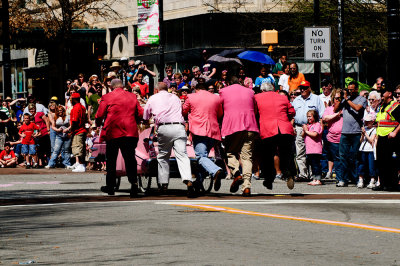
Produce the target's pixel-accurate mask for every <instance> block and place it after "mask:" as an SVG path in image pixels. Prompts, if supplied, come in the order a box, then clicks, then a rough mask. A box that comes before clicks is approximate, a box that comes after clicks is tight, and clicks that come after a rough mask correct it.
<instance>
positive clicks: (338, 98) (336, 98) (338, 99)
mask: <svg viewBox="0 0 400 266" xmlns="http://www.w3.org/2000/svg"><path fill="white" fill-rule="evenodd" d="M333 99H335V100H337V101H340V100H342V97H335V98H333Z"/></svg>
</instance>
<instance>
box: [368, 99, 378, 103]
mask: <svg viewBox="0 0 400 266" xmlns="http://www.w3.org/2000/svg"><path fill="white" fill-rule="evenodd" d="M368 101H370V102H373V101H376V99H368Z"/></svg>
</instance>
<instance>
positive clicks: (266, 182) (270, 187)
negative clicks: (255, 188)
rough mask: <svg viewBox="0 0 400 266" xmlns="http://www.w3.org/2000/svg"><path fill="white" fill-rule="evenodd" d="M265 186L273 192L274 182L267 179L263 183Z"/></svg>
mask: <svg viewBox="0 0 400 266" xmlns="http://www.w3.org/2000/svg"><path fill="white" fill-rule="evenodd" d="M263 186H264V187H266V188H267V189H269V190H272V181H271V180H270V179H265V180H264V182H263Z"/></svg>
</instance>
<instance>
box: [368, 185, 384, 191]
mask: <svg viewBox="0 0 400 266" xmlns="http://www.w3.org/2000/svg"><path fill="white" fill-rule="evenodd" d="M372 190H373V191H386V190H388V189H387V188H386V187H384V186H377V187H373V188H372Z"/></svg>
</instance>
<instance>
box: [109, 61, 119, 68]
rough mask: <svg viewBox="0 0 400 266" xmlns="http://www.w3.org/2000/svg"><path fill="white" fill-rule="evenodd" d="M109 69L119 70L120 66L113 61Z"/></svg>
mask: <svg viewBox="0 0 400 266" xmlns="http://www.w3.org/2000/svg"><path fill="white" fill-rule="evenodd" d="M110 68H111V69H112V68H121V65H120V64H119V63H118V62H117V61H115V62H112V64H111V66H110Z"/></svg>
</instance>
